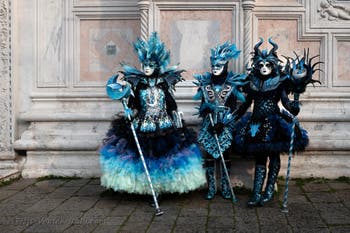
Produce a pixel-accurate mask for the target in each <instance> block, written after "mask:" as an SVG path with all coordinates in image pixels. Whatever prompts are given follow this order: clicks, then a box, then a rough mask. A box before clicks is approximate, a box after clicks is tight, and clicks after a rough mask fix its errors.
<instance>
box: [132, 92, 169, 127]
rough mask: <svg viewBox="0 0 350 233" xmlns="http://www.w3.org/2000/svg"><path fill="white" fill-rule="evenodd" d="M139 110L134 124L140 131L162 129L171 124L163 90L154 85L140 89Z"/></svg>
mask: <svg viewBox="0 0 350 233" xmlns="http://www.w3.org/2000/svg"><path fill="white" fill-rule="evenodd" d="M139 98H140V103H141V110H140V113H139V115H138V117H137V118H136V119H135V121H134V125H135V127H136V128H138V129H139V130H140V131H141V132H144V133H151V132H155V131H156V130H157V128H158V129H160V130H164V129H168V128H170V127H172V126H173V122H172V120H171V118H170V116H169V115H168V114H167V112H166V102H165V94H164V91H163V90H162V89H160V88H158V87H156V86H154V87H148V88H147V89H143V90H140V95H139Z"/></svg>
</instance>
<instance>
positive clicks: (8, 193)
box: [0, 190, 18, 201]
mask: <svg viewBox="0 0 350 233" xmlns="http://www.w3.org/2000/svg"><path fill="white" fill-rule="evenodd" d="M17 192H18V191H17V190H1V191H0V201H3V200H5V199H7V198H8V197H11V196H13V195H15V194H16V193H17Z"/></svg>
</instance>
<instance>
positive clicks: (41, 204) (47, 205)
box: [26, 198, 65, 213]
mask: <svg viewBox="0 0 350 233" xmlns="http://www.w3.org/2000/svg"><path fill="white" fill-rule="evenodd" d="M64 201H65V199H63V198H61V199H52V198H45V199H42V200H40V201H38V202H37V203H35V204H34V205H32V206H31V207H29V208H28V209H26V211H27V212H30V213H32V212H50V211H51V210H53V209H55V208H56V207H57V206H59V205H60V204H61V203H63V202H64Z"/></svg>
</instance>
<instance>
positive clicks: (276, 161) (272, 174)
mask: <svg viewBox="0 0 350 233" xmlns="http://www.w3.org/2000/svg"><path fill="white" fill-rule="evenodd" d="M280 168H281V161H280V158H279V156H275V157H272V158H271V159H270V163H269V174H268V177H267V183H266V188H265V191H264V194H263V195H262V197H261V200H260V203H259V204H260V205H261V206H263V205H264V204H265V203H266V202H269V201H270V200H271V199H272V198H273V194H274V191H275V183H276V181H277V177H278V173H279V171H280Z"/></svg>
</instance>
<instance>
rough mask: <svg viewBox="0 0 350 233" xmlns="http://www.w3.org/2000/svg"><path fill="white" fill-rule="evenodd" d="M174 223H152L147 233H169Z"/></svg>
mask: <svg viewBox="0 0 350 233" xmlns="http://www.w3.org/2000/svg"><path fill="white" fill-rule="evenodd" d="M174 223H175V221H173V222H172V223H171V222H152V224H151V226H150V227H149V228H148V230H147V233H160V232H162V233H171V232H172V228H173V226H174Z"/></svg>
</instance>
